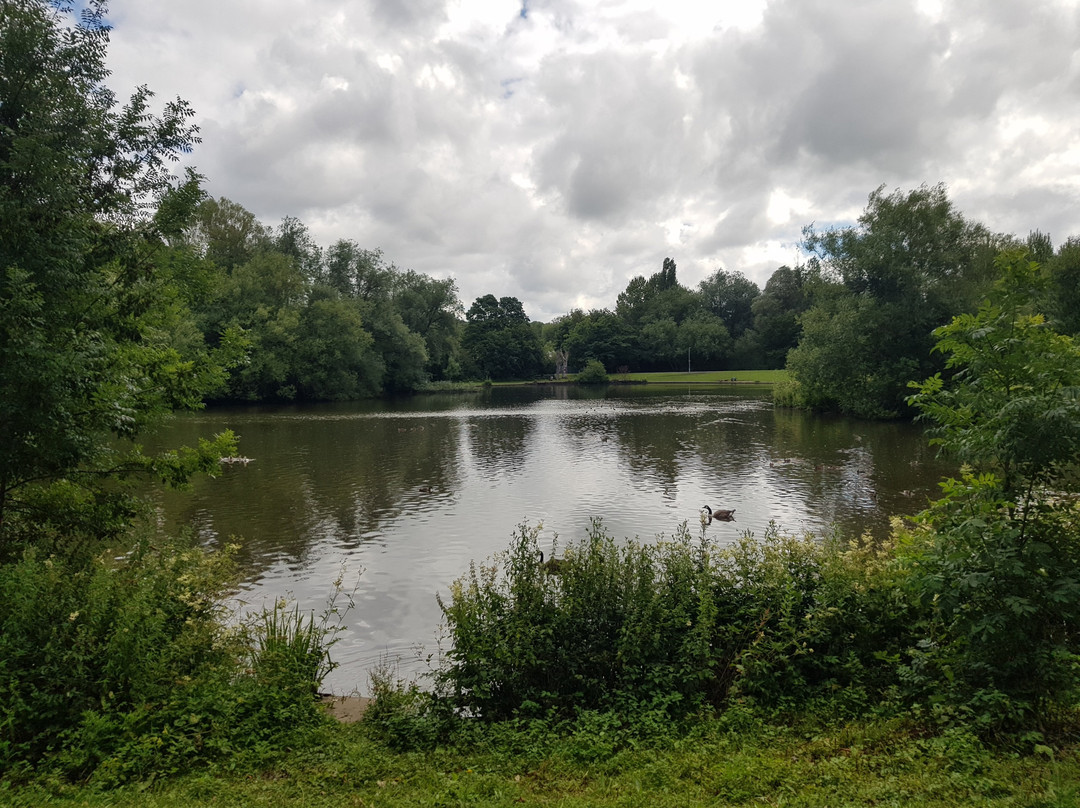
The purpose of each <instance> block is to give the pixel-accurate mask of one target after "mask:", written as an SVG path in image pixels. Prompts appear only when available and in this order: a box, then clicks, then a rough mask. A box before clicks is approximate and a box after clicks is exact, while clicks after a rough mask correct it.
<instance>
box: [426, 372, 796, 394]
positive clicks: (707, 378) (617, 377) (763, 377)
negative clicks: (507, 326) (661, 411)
mask: <svg viewBox="0 0 1080 808" xmlns="http://www.w3.org/2000/svg"><path fill="white" fill-rule="evenodd" d="M608 378H609V379H610V380H611V381H613V382H638V383H641V382H644V383H646V384H777V383H779V382H784V381H787V379H788V372H787V371H786V370H703V371H700V372H694V373H687V372H686V371H672V372H668V373H610V374H608ZM573 381H574V376H573V375H570V376H568V377H567V378H566V379H560V380H558V381H555V380H551V379H546V378H545V379H537V380H536V381H530V382H520V381H515V382H495V383H494V384H495V386H497V387H504V386H505V387H513V386H517V385H521V384H566V383H568V382H571V383H572V382H573ZM482 387H483V384H482V383H481V382H462V383H460V384H455V385H449V384H448V385H446V386H438V387H437V386H429V387H428V388H424V389H423V390H422V391H420V392H425V393H426V392H444V391H448V390H479V389H481V388H482Z"/></svg>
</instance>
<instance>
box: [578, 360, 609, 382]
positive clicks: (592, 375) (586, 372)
mask: <svg viewBox="0 0 1080 808" xmlns="http://www.w3.org/2000/svg"><path fill="white" fill-rule="evenodd" d="M575 379H576V381H577V382H578V384H607V381H608V375H607V371H606V370H605V369H604V363H603V362H601V361H599V360H598V359H590V360H589V361H588V363H587V364H586V365H585V367H584V368H583V369H582V371H581V372H580V373H579V374H578V375H577V376H576V377H575Z"/></svg>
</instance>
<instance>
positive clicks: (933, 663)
mask: <svg viewBox="0 0 1080 808" xmlns="http://www.w3.org/2000/svg"><path fill="white" fill-rule="evenodd" d="M997 266H998V268H999V271H1000V273H1001V278H1000V280H999V281H998V282H997V284H996V285H995V287H994V289H993V291H992V293H991V295H990V298H989V300H987V301H986V302H985V303H983V304H982V305H981V306H980V307H979V309H978V311H977V312H976V313H974V314H963V315H959V316H957V317H955V318H954V319H953V320H952V322H951V323H949V324H948V325H946V326H943V327H941V328H938V329H937V330H936V331H935V337H936V339H937V344H936V346H935V350H937V351H939V352H941V353H943V354H945V355H946V356H947V363H946V364H947V368H948V370H949V371H950V375H949V376H948V377H943V375H942V374H937V375H935V376H933V377H931V378H929V379H927V380H926V381H923V382H920V383H913V384H912V386H913V387H914V388H915V389H916V391H917V392H916V393H915V394H914V395H913V396H912V397H911V403H912V404H913V405H914V406H915V407H916V408H917V409H918V410H919V411H920V413H921V416H920V417H922V418H924V419H926V420H927V421H929V422H930V424H931V425H932V427H931V434H932V435H933V440H934V441H935V442H936V443H938V444H939V445H940V446H941V447H942V449H943V450H945V451H946V452H947V453H949V454H950V455H951V456H953V457H955V458H957V459H958V460H960V461H962V462H964V463H965V464H966V465H965V467H964V471H963V473H962V475H961V477H960V479H958V480H948V481H946V483H945V484H944V492H945V496H944V497H943V498H942V499H941V500H939V501H938V502H935V503H933V505H932V506H931V508H930V509H929V510H928V511H926V512H925V513H924V514H922V515H921V517H920V521H921V524H922V531H921V533H919V532H917V533H916V535H917V536H920V537H921V541H913V542H911V543H910V545H909V548H908V552H907V558H908V561H909V566H910V568H911V570H912V575H911V583H912V586H913V588H914V590H915V591H916V592H917V593H918V594H920V595H921V597H922V599H923V603H924V606H925V607H926V608H927V610H928V612H929V616H928V618H927V621H926V625H925V634H926V640H925V641H924V642H923V643H922V644H921V645H920V646H919V647H918V648H917V649H914V650H913V655H912V664H911V666H910V667H909V668H908V670H907V678H908V681H909V683H911V684H912V685H913V686H915V687H916V689H917V692H918V691H921V692H919V695H922V696H926V697H928V699H927V700H928V701H929V702H934V701H935V700H936V701H938V702H939V703H940V701H941V699H942V696H944V697H946V698H947V700H948V701H949V702H952V703H953V704H954V705H955V706H957V707H959V708H960V709H962V710H963V711H965V712H964V715H966V716H967V717H968V718H969V719H972V718H973V719H974V720H975V721H976V722H977V724H978V725H979V726H982V727H983V728H986V729H994V728H997V727H1000V726H1002V725H1013V726H1016V725H1017V724H1019V723H1022V722H1026V721H1028V720H1029V719H1030V718H1031V717H1033V716H1037V715H1040V714H1045V713H1046V710H1047V707H1048V702H1050V701H1053V700H1055V699H1062V698H1068V699H1069V702H1068V703H1069V704H1073V703H1075V701H1074V700H1073V698H1074V696H1075V694H1076V690H1077V677H1076V659H1077V654H1078V653H1080V629H1078V626H1080V546H1078V545H1077V542H1076V527H1075V526H1076V517H1077V507H1076V504H1075V502H1076V498H1075V492H1076V490H1077V487H1078V486H1077V473H1076V472H1077V467H1078V463H1080V346H1077V345H1076V343H1075V342H1073V340H1072V339H1071V338H1069V337H1067V336H1064V335H1061V334H1058V333H1055V332H1054V331H1053V330H1051V329H1050V328H1049V327H1048V326H1047V324H1046V321H1045V319H1044V317H1043V315H1042V314H1041V313H1039V311H1038V308H1037V304H1038V302H1039V301H1040V300H1042V299H1044V298H1043V291H1044V289H1043V286H1044V279H1043V278H1042V277H1041V273H1040V269H1039V267H1038V265H1037V264H1035V263H1034V262H1031V261H1029V260H1028V259H1027V258H1026V257H1025V255H1024V253H1022V252H1011V253H1005V254H1003V255H1002V256H1001V257H1000V258H999V259H998V262H997Z"/></svg>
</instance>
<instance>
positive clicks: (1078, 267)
mask: <svg viewBox="0 0 1080 808" xmlns="http://www.w3.org/2000/svg"><path fill="white" fill-rule="evenodd" d="M1045 268H1046V271H1047V274H1048V275H1049V280H1050V287H1049V289H1048V290H1047V295H1048V297H1049V303H1048V305H1047V309H1048V310H1047V312H1046V314H1047V316H1049V317H1050V318H1051V319H1052V320H1053V322H1054V325H1055V327H1056V328H1057V329H1058V330H1059V331H1060V332H1061V333H1063V334H1070V335H1072V336H1074V337H1075V336H1078V335H1080V238H1077V237H1075V236H1074V237H1072V238H1069V239H1066V241H1065V243H1064V244H1062V245H1061V247H1060V248H1058V251H1057V253H1056V254H1054V255H1052V256H1051V257H1050V258H1049V259H1048V260H1047V261H1046V265H1045Z"/></svg>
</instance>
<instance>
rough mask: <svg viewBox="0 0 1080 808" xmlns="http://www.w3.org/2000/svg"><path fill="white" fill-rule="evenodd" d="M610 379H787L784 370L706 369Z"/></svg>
mask: <svg viewBox="0 0 1080 808" xmlns="http://www.w3.org/2000/svg"><path fill="white" fill-rule="evenodd" d="M611 378H612V379H620V380H621V379H627V380H629V381H644V382H648V383H649V384H687V383H689V384H730V383H732V382H735V383H737V384H776V383H777V382H782V381H785V380H787V378H788V372H787V371H786V370H708V371H702V372H700V373H696V372H695V373H686V372H675V373H625V374H622V373H620V374H613V375H612V376H611Z"/></svg>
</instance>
